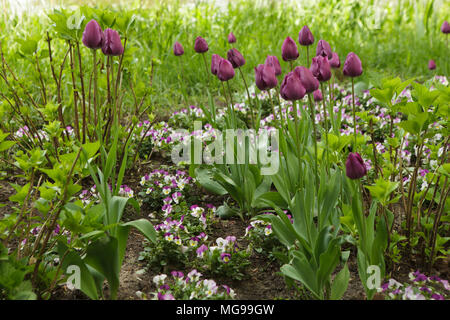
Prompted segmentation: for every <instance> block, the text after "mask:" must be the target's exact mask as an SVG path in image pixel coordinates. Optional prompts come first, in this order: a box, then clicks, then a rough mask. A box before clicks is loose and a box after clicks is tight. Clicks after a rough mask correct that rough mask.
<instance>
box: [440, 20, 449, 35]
mask: <svg viewBox="0 0 450 320" xmlns="http://www.w3.org/2000/svg"><path fill="white" fill-rule="evenodd" d="M441 31H442V33H445V34H448V33H450V24H449V23H448V21H444V23H443V24H442V26H441Z"/></svg>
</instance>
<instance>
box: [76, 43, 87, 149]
mask: <svg viewBox="0 0 450 320" xmlns="http://www.w3.org/2000/svg"><path fill="white" fill-rule="evenodd" d="M75 43H76V45H77V54H78V68H79V69H80V82H81V99H82V100H81V104H82V107H83V143H86V96H85V91H84V78H83V66H82V64H81V53H80V43H79V42H78V41H76V42H75Z"/></svg>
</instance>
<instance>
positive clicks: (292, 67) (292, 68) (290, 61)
mask: <svg viewBox="0 0 450 320" xmlns="http://www.w3.org/2000/svg"><path fill="white" fill-rule="evenodd" d="M289 64H290V65H291V72H292V70H294V65H293V64H292V60H289Z"/></svg>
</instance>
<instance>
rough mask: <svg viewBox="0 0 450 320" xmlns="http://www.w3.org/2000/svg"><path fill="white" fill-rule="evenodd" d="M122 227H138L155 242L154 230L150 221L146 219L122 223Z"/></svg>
mask: <svg viewBox="0 0 450 320" xmlns="http://www.w3.org/2000/svg"><path fill="white" fill-rule="evenodd" d="M122 227H134V228H136V229H138V230H139V231H140V232H142V234H143V235H144V236H145V237H146V238H147V239H148V240H150V241H151V242H153V243H156V231H155V228H154V227H153V225H152V224H151V223H150V221H148V220H146V219H139V220H134V221H130V222H127V223H123V224H122Z"/></svg>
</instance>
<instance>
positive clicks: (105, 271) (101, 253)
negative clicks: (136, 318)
mask: <svg viewBox="0 0 450 320" xmlns="http://www.w3.org/2000/svg"><path fill="white" fill-rule="evenodd" d="M117 249H118V241H117V239H116V238H114V237H111V236H107V237H104V238H100V239H98V240H96V241H94V242H92V243H91V244H90V245H89V246H88V248H87V250H86V258H85V259H84V260H85V261H86V263H87V264H89V265H90V266H91V267H93V268H94V269H96V270H97V271H98V272H99V273H101V274H102V275H103V276H104V277H105V278H106V279H107V280H108V284H109V287H110V290H111V299H113V300H114V299H116V297H117V290H118V289H119V272H120V266H119V255H118V250H117Z"/></svg>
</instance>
